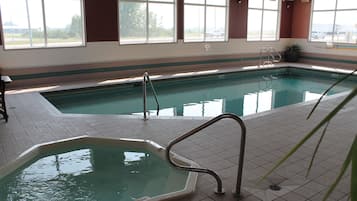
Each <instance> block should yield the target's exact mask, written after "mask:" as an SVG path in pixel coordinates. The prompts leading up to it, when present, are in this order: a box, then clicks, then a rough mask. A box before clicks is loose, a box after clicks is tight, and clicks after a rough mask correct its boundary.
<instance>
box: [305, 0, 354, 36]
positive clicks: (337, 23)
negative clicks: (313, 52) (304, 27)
mask: <svg viewBox="0 0 357 201" xmlns="http://www.w3.org/2000/svg"><path fill="white" fill-rule="evenodd" d="M310 41H317V42H336V43H357V1H356V0H314V1H313V6H312V20H311V28H310Z"/></svg>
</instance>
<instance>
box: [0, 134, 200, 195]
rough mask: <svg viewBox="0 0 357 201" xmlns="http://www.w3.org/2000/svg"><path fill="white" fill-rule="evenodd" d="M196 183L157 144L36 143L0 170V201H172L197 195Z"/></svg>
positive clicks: (104, 141)
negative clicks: (195, 190) (167, 159)
mask: <svg viewBox="0 0 357 201" xmlns="http://www.w3.org/2000/svg"><path fill="white" fill-rule="evenodd" d="M174 158H175V160H176V162H178V163H181V164H182V165H185V166H191V167H195V166H197V164H195V163H194V162H192V161H190V160H188V159H185V158H183V157H180V156H178V155H176V154H174ZM196 180H197V174H196V173H188V172H184V171H181V170H177V169H175V168H173V167H171V166H170V165H169V163H168V162H167V161H166V160H165V149H164V148H163V147H161V146H160V145H158V144H156V143H154V142H152V141H148V140H132V139H108V138H95V137H87V136H84V137H78V138H72V139H66V140H61V141H56V142H51V143H46V144H40V145H37V146H35V147H33V148H31V149H29V150H28V151H26V152H25V153H23V154H22V155H21V156H20V157H19V158H17V159H16V160H15V161H14V162H12V163H10V164H8V165H6V166H5V167H3V168H2V169H0V200H86V201H91V200H106V201H114V200H115V201H129V200H130V201H131V200H140V201H142V200H147V201H149V200H150V201H153V200H168V199H171V198H178V197H182V196H185V195H188V194H190V193H192V192H193V191H194V189H195V185H196Z"/></svg>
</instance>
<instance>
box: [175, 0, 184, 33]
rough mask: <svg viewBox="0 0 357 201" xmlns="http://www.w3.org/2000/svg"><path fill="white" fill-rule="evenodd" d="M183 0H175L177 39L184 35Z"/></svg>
mask: <svg viewBox="0 0 357 201" xmlns="http://www.w3.org/2000/svg"><path fill="white" fill-rule="evenodd" d="M184 8H185V6H184V0H177V40H183V36H184V31H183V30H184Z"/></svg>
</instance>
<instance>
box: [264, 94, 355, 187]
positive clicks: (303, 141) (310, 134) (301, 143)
mask: <svg viewBox="0 0 357 201" xmlns="http://www.w3.org/2000/svg"><path fill="white" fill-rule="evenodd" d="M356 95H357V87H356V88H354V89H353V90H352V91H351V92H350V93H349V94H348V95H347V96H346V97H345V99H344V100H343V101H342V102H341V103H339V104H338V105H337V106H336V107H335V108H334V109H333V110H332V111H331V112H330V113H329V114H328V115H327V116H325V118H324V119H322V120H321V121H320V123H318V124H317V125H316V126H315V127H314V128H313V129H312V130H311V131H310V132H309V133H308V134H306V135H305V137H304V138H303V139H302V140H300V142H299V143H298V144H296V145H295V146H294V147H293V148H292V149H291V150H290V151H289V152H288V153H287V154H286V155H285V156H284V157H283V158H282V159H280V160H279V161H278V163H277V164H276V165H275V166H274V167H273V168H272V169H271V170H269V171H268V173H266V174H265V175H264V176H263V177H262V178H261V179H260V181H259V182H261V181H262V180H264V179H265V178H266V177H267V176H268V175H270V174H271V173H272V172H274V170H276V169H277V168H278V167H279V166H280V165H281V164H283V163H284V162H285V161H286V160H287V159H288V158H289V157H290V156H292V155H293V154H294V153H295V152H296V151H297V150H298V149H299V148H300V147H301V146H302V145H303V144H304V143H305V142H306V141H307V140H308V139H310V138H311V137H312V136H313V135H314V134H315V133H316V131H318V130H319V129H320V128H321V127H322V126H323V125H325V124H326V123H327V122H328V121H330V120H331V119H332V118H333V117H334V116H335V115H336V114H337V113H338V112H339V111H340V110H341V109H342V108H343V107H344V106H345V105H346V104H347V103H348V102H350V101H351V100H352V99H353V98H354V97H355V96H356Z"/></svg>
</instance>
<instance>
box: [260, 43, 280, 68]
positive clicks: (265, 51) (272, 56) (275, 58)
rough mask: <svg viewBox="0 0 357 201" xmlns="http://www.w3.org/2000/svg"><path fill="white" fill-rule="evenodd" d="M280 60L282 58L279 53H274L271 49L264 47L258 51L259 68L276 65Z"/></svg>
mask: <svg viewBox="0 0 357 201" xmlns="http://www.w3.org/2000/svg"><path fill="white" fill-rule="evenodd" d="M264 58H265V59H264ZM281 59H282V56H281V54H280V52H278V51H276V50H275V49H274V48H273V47H265V48H261V49H260V53H259V66H264V65H266V64H273V63H278V62H280V61H281Z"/></svg>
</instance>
